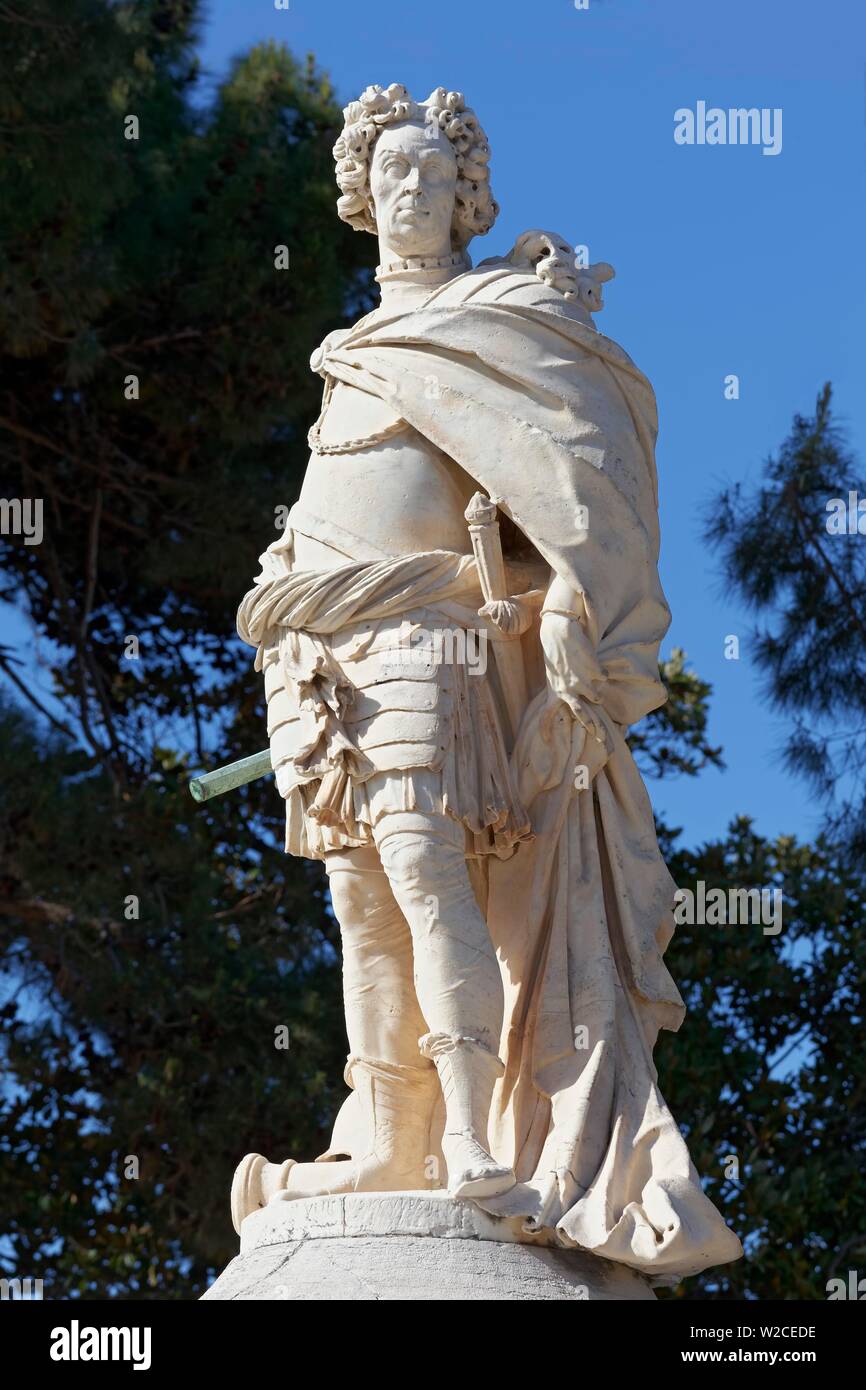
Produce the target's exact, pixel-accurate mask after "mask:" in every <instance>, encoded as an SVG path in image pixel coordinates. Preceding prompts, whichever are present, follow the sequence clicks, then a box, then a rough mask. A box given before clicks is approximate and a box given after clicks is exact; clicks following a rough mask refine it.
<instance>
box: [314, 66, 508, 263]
mask: <svg viewBox="0 0 866 1390" xmlns="http://www.w3.org/2000/svg"><path fill="white" fill-rule="evenodd" d="M343 119H344V121H345V124H344V126H343V130H342V133H341V135H340V138H339V140H338V141H337V143H336V145H335V146H334V159H335V160H336V162H337V183H338V184H339V187H340V193H341V195H342V196H341V197H340V198H339V199H338V200H337V211H338V212H339V214H340V216H341V217H342V219H343V221H344V222H348V223H349V224H350V226H352V227H354V228H355V230H356V231H358V232H375V231H376V211H375V208H374V206H373V198H372V194H371V192H370V161H371V160H372V158H373V147H374V145H375V143H376V140H377V138H378V136H379V133H380V132H381V131H382V130H383V128H384V127H385V126H386V125H392V124H395V123H396V122H398V121H424V122H425V123H430V124H435V125H438V127H439V129H440V130H441V131H443V133H444V134H445V135H446V136H447V137H448V139H449V140H450V141H451V144H452V145H453V147H454V153H455V155H456V156H457V188H456V193H455V200H454V220H453V222H452V224H451V244H452V248H453V249H454V250H455V251H462V250H463V249H464V247H465V246H466V245H467V243H468V242H469V241H470V240H471V239H472V237H474V236H481V235H483V234H484V233H485V232H489V231H490V228H491V227H492V226H493V223H494V222H495V221H496V217H497V215H498V213H499V204H498V203H497V202H496V199H495V198H494V197H493V194H492V193H491V191H490V173H489V170H488V168H487V162H488V160H489V159H490V148H489V146H488V144H487V136H486V135H485V134H484V131H483V130H482V129H481V126H480V125H479V123H478V117H477V116H476V115H475V112H474V111H472V110H470V108H469V107H468V106H466V105H465V104H464V100H463V93H462V92H446V90H445V88H444V87H437V88H436V90H435V91H433V92H431V93H430V95H429V97H428V98H427V100H426V101H421V102H417V101H414V100H413V99H412V97H411V96H410V95H409V93H408V92H407V90H406V88H405V87H401V86H400V84H399V83H398V82H392V83H391V85H390V87H368V88H367V89H366V91H364V92H362V94H361V96H360V97H359V98H358V100H357V101H350V102H349V105H348V106H347V107H345V108H344V110H343Z"/></svg>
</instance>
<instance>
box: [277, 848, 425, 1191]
mask: <svg viewBox="0 0 866 1390" xmlns="http://www.w3.org/2000/svg"><path fill="white" fill-rule="evenodd" d="M326 868H327V871H328V878H329V883H330V888H331V901H332V904H333V908H334V914H335V916H336V918H337V921H338V922H339V924H340V932H341V936H342V943H343V996H344V1001H345V1009H346V1031H347V1033H348V1038H349V1047H350V1057H349V1064H348V1067H347V1073H348V1076H349V1078H350V1079H351V1083H352V1087H353V1089H354V1091H355V1097H356V1100H357V1104H358V1106H359V1108H360V1112H361V1115H362V1118H363V1127H364V1129H365V1131H366V1142H365V1144H364V1146H363V1150H362V1151H354V1150H353V1153H354V1157H353V1159H352V1160H351V1161H343V1160H337V1161H335V1162H330V1161H329V1162H324V1163H322V1162H320V1163H296V1164H293V1165H292V1167H291V1168H290V1169H289V1170H288V1172H286V1173H285V1174H284V1177H283V1182H282V1187H283V1189H284V1190H285V1191H286V1192H287V1194H288V1195H289V1196H299V1197H300V1196H318V1195H323V1194H326V1193H337V1192H402V1191H409V1190H412V1189H417V1188H424V1187H429V1186H430V1179H429V1176H428V1172H429V1163H428V1160H429V1156H430V1119H431V1115H432V1111H433V1107H434V1104H435V1101H436V1097H437V1094H438V1089H439V1087H438V1081H437V1076H436V1070H435V1067H434V1066H433V1063H432V1062H431V1061H430V1060H429V1059H427V1058H424V1057H421V1056H419V1052H418V1037H419V1032H424V1030H425V1026H426V1025H425V1022H424V1016H423V1014H422V1013H421V1010H420V1008H419V1006H418V999H417V997H416V994H415V988H414V985H413V982H412V965H413V955H412V938H411V935H410V933H409V928H408V926H407V925H406V919H405V918H404V916H403V914H402V912H401V911H400V908H399V907H398V905H397V902H396V901H395V899H394V895H393V893H392V892H391V888H390V886H389V883H388V879H387V877H386V876H385V873H384V872H383V870H382V865H381V863H380V861H379V856H378V854H377V853H376V851H375V849H374V848H373V847H372V846H370V847H369V848H364V849H353V850H348V851H339V852H334V853H332V854H329V855H328V856H327V859H326Z"/></svg>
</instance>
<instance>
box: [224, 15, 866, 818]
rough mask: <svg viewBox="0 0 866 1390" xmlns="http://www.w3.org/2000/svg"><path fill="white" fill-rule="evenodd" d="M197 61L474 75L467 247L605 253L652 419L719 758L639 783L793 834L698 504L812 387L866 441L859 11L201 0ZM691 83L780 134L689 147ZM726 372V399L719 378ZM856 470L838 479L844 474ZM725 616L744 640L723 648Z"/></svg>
mask: <svg viewBox="0 0 866 1390" xmlns="http://www.w3.org/2000/svg"><path fill="white" fill-rule="evenodd" d="M207 13H208V21H207V25H206V29H205V33H204V44H203V50H202V56H203V62H204V65H205V68H206V70H207V72H208V74H209V76H210V77H211V78H213V79H218V78H219V77H220V76H221V75H222V74H223V73H224V72H225V70H226V67H227V64H228V63H229V61H230V59H231V58H232V56H234V55H235V54H237V53H239V52H242V51H244V50H245V49H246V48H248V47H249V46H250V45H251V44H252V43H254V42H256V41H257V40H260V39H265V38H271V37H273V38H277V39H281V40H283V41H284V42H285V43H286V44H287V45H288V46H289V47H290V48H291V49H292V50H293V51H294V52H295V53H296V54H298V55H303V54H304V53H306V52H313V53H314V54H315V56H316V58H317V60H318V62H319V63H320V64H321V65H322V66H323V67H324V68H325V69H327V71H328V72H329V73H330V75H331V77H332V79H333V82H334V84H335V86H336V89H337V91H338V94H339V95H340V97H341V98H342V99H343V100H348V99H349V98H350V97H354V96H356V95H357V94H358V93H359V92H360V91H361V90H362V89H363V88H364V87H365V86H366V85H367V84H368V83H371V82H378V83H381V84H383V85H385V84H387V83H389V82H392V81H396V82H402V83H404V84H405V85H406V86H408V87H409V89H410V90H411V91H412V93H413V95H416V96H417V97H419V98H420V97H424V96H426V95H427V94H428V93H429V92H430V90H431V89H432V88H434V87H437V86H440V85H441V86H445V87H448V88H455V89H457V90H460V91H463V92H465V93H466V96H467V99H468V100H469V102H470V104H471V105H472V106H473V107H474V108H475V110H476V111H477V113H478V115H479V118H480V120H481V123H482V125H483V126H484V127H485V129H486V131H487V134H488V137H489V139H490V143H491V147H492V151H493V158H492V162H491V169H492V176H493V186H494V190H495V193H496V196H497V198H498V200H499V202H500V204H501V206H502V213H501V216H500V218H499V221H498V223H497V225H496V227H495V228H494V229H493V231H492V232H491V233H490V234H489V236H488V237H486V238H483V239H481V240H476V241H475V242H474V243H473V247H472V252H473V255H474V258H475V259H476V260H481V259H484V257H485V256H489V255H493V254H495V253H498V252H501V251H503V250H505V249H507V248H508V247H509V246H510V244H511V242H512V241H513V239H514V238H515V237H516V236H517V235H518V234H519V233H520V232H521V231H524V230H526V229H527V228H528V227H532V226H538V227H543V228H546V229H547V230H550V231H556V232H560V233H561V234H562V235H564V236H566V237H567V238H568V239H569V240H570V241H572V242H573V243H585V244H586V245H588V246H589V250H590V256H591V259H593V260H606V261H610V262H611V263H612V264H613V265H614V266H615V268H616V271H617V279H616V281H615V282H614V283H613V284H612V285H610V286H608V287H607V289H606V300H607V307H606V308H605V310H604V312H603V313H602V314H601V315H600V316H599V319H598V320H597V322H598V324H599V326H600V328H601V329H602V331H603V332H605V333H608V334H610V335H611V336H612V337H614V338H616V339H617V341H619V342H620V343H622V345H623V346H624V347H625V348H626V349H627V351H629V352H630V353H631V355H632V356H633V357H634V358H635V360H636V362H637V363H638V365H639V366H640V367H642V369H643V370H644V371H646V372H647V374H648V375H649V376H650V378H651V380H652V381H653V383H654V385H655V388H656V391H657V394H658V399H659V410H660V418H661V432H660V438H659V450H658V464H659V475H660V485H661V498H662V502H661V508H662V537H663V548H662V577H663V581H664V585H665V589H666V591H667V594H668V598H669V601H670V604H671V607H672V609H673V614H674V621H673V626H672V628H671V632H670V636H669V639H668V643H666V648H667V646H669V645H673V644H677V645H679V646H682V647H684V648H685V649H686V651H687V652H688V655H689V658H690V660H691V661H692V662H693V664H694V666H695V667H696V669H697V670H698V671H699V672H700V673H701V675H702V676H704V677H705V678H706V679H708V680H710V681H712V683H713V685H714V687H715V696H714V700H713V707H712V710H713V713H712V729H711V734H712V738H713V739H714V741H715V742H717V743H721V744H722V745H723V746H724V749H725V756H726V760H727V764H728V769H727V771H726V772H724V773H719V772H715V771H709V772H707V773H705V774H703V775H702V776H701V777H700V778H698V779H691V780H684V779H679V780H678V781H676V782H672V783H670V784H667V783H666V784H663V785H661V786H659V787H654V788H653V797H654V800H655V802H656V805H657V806H658V808H659V809H660V810H662V811H663V812H664V813H665V814H666V815H667V816H668V818H669V819H670V820H671V821H672V822H673V823H675V824H681V825H683V827H684V829H685V832H686V836H687V838H688V839H689V840H690V841H692V842H695V841H698V840H701V839H704V838H706V837H709V836H710V835H713V834H718V833H720V832H722V831H723V829H724V827H725V825H726V823H727V822H728V820H729V819H730V817H731V816H732V815H734V814H735V813H737V812H739V811H747V812H749V813H750V814H753V815H754V816H755V818H756V821H757V825H758V828H759V829H760V830H761V831H763V832H764V833H767V834H775V833H779V832H783V831H787V832H794V833H797V834H800V835H807V834H809V833H810V832H811V831H812V830H813V829H814V826H815V820H816V808H815V806H814V803H813V801H812V798H811V797H810V795H809V793H808V790H807V789H806V788H805V787H804V786H803V785H802V784H800V783H798V782H796V781H794V780H792V779H791V778H789V777H788V776H787V775H786V774H784V773H783V771H782V769H781V767H780V765H779V762H778V757H777V754H778V750H779V748H780V746H781V744H782V742H783V739H784V735H785V729H786V725H785V722H784V721H783V720H782V719H781V718H780V717H778V716H777V715H775V714H774V713H773V712H772V711H770V709H769V708H768V707H767V703H766V701H765V699H764V698H763V697H762V692H761V688H760V684H759V681H758V678H757V676H756V673H755V671H754V669H753V667H752V665H751V662H750V659H749V644H748V641H747V634H748V632H749V628H750V620H749V617H748V615H747V614H746V613H744V612H743V611H742V610H741V609H740V608H739V607H737V605H736V604H734V603H733V602H731V600H730V599H729V598H728V597H727V595H726V594H725V593H724V591H723V588H722V585H721V583H720V579H719V575H718V569H717V567H716V565H715V563H714V559H713V557H712V556H711V555H710V554H708V553H707V551H706V548H705V546H704V544H703V542H702V539H701V526H700V517H701V514H702V512H703V510H704V508H705V506H706V504H707V501H708V499H709V498H710V497H711V496H712V494H713V491H714V489H716V488H717V486H718V485H719V484H720V483H721V482H722V481H723V480H725V479H749V478H752V479H755V478H757V476H758V474H759V471H760V466H761V463H762V460H763V459H764V458H765V457H766V456H767V455H768V454H769V453H771V452H773V451H774V450H775V449H776V448H777V447H778V445H779V444H780V443H781V442H782V440H783V438H784V437H785V435H786V434H787V432H788V429H789V426H790V423H791V419H792V416H793V414H794V412H795V411H800V412H803V413H806V412H809V411H810V410H811V409H812V407H813V405H814V401H815V396H816V394H817V392H818V390H819V388H820V386H821V385H822V383H823V382H824V381H827V380H830V381H832V382H833V384H834V390H835V401H836V409H837V411H838V413H839V415H840V417H841V418H842V419H843V420H844V421H845V422H846V423H847V425H848V427H849V430H850V437H851V441H852V444H853V446H854V448H855V451H856V452H857V454H858V456H859V457H860V458H861V459H863V458H864V457H866V399H864V392H863V384H864V376H866V373H864V350H863V318H864V310H866V294H864V285H866V275H864V264H863V263H864V252H866V237H864V226H866V198H864V171H866V7H864V6H862V5H857V4H855V3H854V0H848V3H841V0H823V3H822V4H820V5H818V4H816V3H806V0H727V3H725V4H714V5H709V4H706V3H705V4H700V5H698V4H695V3H694V0H663V2H662V0H660V2H659V3H648V2H647V0H589V8H588V9H586V10H577V9H576V8H575V6H574V3H573V0H538V3H535V4H522V3H517V0H500V3H491V0H467V2H466V3H464V4H462V5H460V6H453V7H451V6H446V5H442V4H408V3H405V0H403V3H400V0H366V2H365V4H364V5H363V6H359V5H358V4H356V3H349V0H291V7H290V9H289V10H287V11H286V10H277V9H276V8H275V6H274V4H273V0H258V3H249V0H211V4H210V6H209V8H208V12H207ZM699 100H702V101H705V102H706V103H707V105H708V106H719V107H722V108H725V109H727V108H729V107H738V106H746V107H752V106H756V107H759V108H763V107H767V108H771V109H772V108H777V107H779V108H781V110H782V149H781V152H780V153H779V154H778V155H776V156H767V155H764V154H763V153H762V151H761V149H760V147H757V146H709V145H704V146H698V145H695V146H691V147H689V146H681V145H677V144H676V143H675V142H674V139H673V130H674V112H675V111H676V110H677V109H678V108H681V107H690V108H692V109H695V107H696V104H697V102H698V101H699ZM729 373H735V374H737V376H739V379H740V398H739V400H735V401H734V400H725V398H724V378H725V376H726V375H727V374H729ZM846 487H847V479H840V493H844V491H845V489H846ZM728 634H735V635H738V636H739V637H740V639H741V645H740V651H741V655H740V660H739V661H729V660H725V658H724V655H723V651H724V641H725V638H726V636H727V635H728Z"/></svg>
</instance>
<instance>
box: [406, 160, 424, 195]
mask: <svg viewBox="0 0 866 1390" xmlns="http://www.w3.org/2000/svg"><path fill="white" fill-rule="evenodd" d="M405 187H406V188H408V189H409V190H410V192H412V193H417V192H418V191H419V190H420V188H421V170H420V169H419V168H418V165H417V164H416V165H415V166H414V167H413V168H412V169H410V170H409V173H408V174H407V175H406V180H405Z"/></svg>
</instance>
